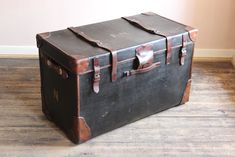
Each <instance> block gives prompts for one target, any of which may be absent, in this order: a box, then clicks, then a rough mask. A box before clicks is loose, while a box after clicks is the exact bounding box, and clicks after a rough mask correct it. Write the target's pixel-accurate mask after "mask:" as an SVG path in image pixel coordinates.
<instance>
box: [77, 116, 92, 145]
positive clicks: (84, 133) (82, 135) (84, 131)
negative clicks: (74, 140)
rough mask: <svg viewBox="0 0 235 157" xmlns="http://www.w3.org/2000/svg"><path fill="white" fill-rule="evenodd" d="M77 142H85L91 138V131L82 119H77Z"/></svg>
mask: <svg viewBox="0 0 235 157" xmlns="http://www.w3.org/2000/svg"><path fill="white" fill-rule="evenodd" d="M78 119H79V142H80V143H81V142H85V141H87V140H89V139H90V138H91V130H90V128H89V126H88V125H87V123H86V121H85V119H84V118H83V117H79V118H78Z"/></svg>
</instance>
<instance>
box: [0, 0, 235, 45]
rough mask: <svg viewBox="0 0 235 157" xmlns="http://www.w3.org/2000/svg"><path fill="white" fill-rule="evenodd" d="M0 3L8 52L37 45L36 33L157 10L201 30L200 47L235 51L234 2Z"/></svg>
mask: <svg viewBox="0 0 235 157" xmlns="http://www.w3.org/2000/svg"><path fill="white" fill-rule="evenodd" d="M0 2H1V3H0V4H1V5H0V47H1V46H2V47H3V45H5V48H6V49H7V47H8V46H28V47H30V46H35V35H36V33H40V32H45V31H53V30H58V29H64V28H67V27H68V26H79V25H84V24H89V23H94V22H99V21H104V20H109V19H113V18H118V17H121V16H127V15H133V14H137V13H141V12H146V11H153V12H156V13H158V14H161V15H163V16H166V17H169V18H171V19H174V20H177V21H179V22H182V23H185V24H188V25H192V26H195V27H197V28H199V30H200V35H199V40H198V43H197V47H198V48H203V49H235V37H234V36H235V30H234V26H235V19H234V17H235V1H234V0H1V1H0ZM232 30H233V31H232ZM30 48H33V47H30Z"/></svg>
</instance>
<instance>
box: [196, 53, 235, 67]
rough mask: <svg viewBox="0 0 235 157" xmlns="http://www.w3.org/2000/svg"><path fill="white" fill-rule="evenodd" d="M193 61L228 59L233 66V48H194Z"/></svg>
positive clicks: (234, 54)
mask: <svg viewBox="0 0 235 157" xmlns="http://www.w3.org/2000/svg"><path fill="white" fill-rule="evenodd" d="M194 60H195V61H210V62H212V61H215V62H217V61H229V62H231V63H232V64H233V66H234V67H235V49H195V53H194Z"/></svg>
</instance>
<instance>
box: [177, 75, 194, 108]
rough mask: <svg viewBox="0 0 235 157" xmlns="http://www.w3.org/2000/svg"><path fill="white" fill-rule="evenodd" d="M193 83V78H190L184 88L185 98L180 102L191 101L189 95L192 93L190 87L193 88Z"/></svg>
mask: <svg viewBox="0 0 235 157" xmlns="http://www.w3.org/2000/svg"><path fill="white" fill-rule="evenodd" d="M191 83H192V80H191V79H190V80H188V82H187V85H186V88H185V90H184V95H183V98H182V100H181V103H180V104H185V103H186V102H188V101H189V95H190V89H191Z"/></svg>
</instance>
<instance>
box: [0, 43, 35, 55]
mask: <svg viewBox="0 0 235 157" xmlns="http://www.w3.org/2000/svg"><path fill="white" fill-rule="evenodd" d="M0 58H38V49H37V47H36V46H14V45H13V46H8V45H0Z"/></svg>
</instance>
